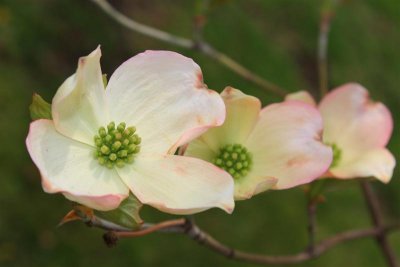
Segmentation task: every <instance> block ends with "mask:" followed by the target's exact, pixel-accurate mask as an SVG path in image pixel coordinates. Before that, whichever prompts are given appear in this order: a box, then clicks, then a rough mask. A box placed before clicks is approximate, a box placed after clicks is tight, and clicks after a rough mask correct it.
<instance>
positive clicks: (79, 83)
mask: <svg viewBox="0 0 400 267" xmlns="http://www.w3.org/2000/svg"><path fill="white" fill-rule="evenodd" d="M100 57H101V51H100V48H99V47H98V48H97V49H96V50H94V51H93V52H92V53H90V54H89V55H88V56H86V57H82V58H80V59H79V63H78V69H77V71H76V73H75V74H74V75H72V76H71V77H69V78H68V79H67V80H66V81H65V82H64V83H63V84H62V85H61V87H60V88H59V89H58V90H57V93H56V95H55V96H54V98H53V102H52V106H51V110H52V116H53V120H54V125H55V127H56V129H57V131H58V132H60V133H62V134H63V135H65V136H67V137H69V138H72V139H74V140H77V141H80V142H83V143H86V144H89V145H93V143H94V142H93V136H94V135H95V134H96V133H97V131H98V129H99V127H100V126H105V125H106V124H107V123H108V122H109V121H108V112H107V106H106V103H105V94H104V85H103V79H102V73H101V68H100Z"/></svg>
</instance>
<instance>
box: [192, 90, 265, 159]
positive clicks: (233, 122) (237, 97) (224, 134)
mask: <svg viewBox="0 0 400 267" xmlns="http://www.w3.org/2000/svg"><path fill="white" fill-rule="evenodd" d="M221 96H222V99H223V100H224V103H225V106H226V118H225V121H224V124H223V125H222V126H219V127H215V128H212V129H210V130H208V131H207V132H206V133H204V134H203V135H202V136H201V137H200V138H199V139H201V140H202V141H203V142H204V143H206V144H208V146H209V147H210V148H211V149H212V150H213V151H215V152H216V153H217V152H218V151H219V149H220V148H221V147H223V146H225V145H228V144H243V143H244V141H245V140H246V139H247V137H248V136H249V134H250V132H251V131H252V130H253V127H254V125H255V124H256V121H257V119H258V115H259V113H260V110H261V102H260V100H258V98H256V97H254V96H250V95H246V94H243V93H242V92H241V91H240V90H238V89H235V88H232V87H227V88H225V90H224V91H223V92H222V93H221ZM191 145H192V144H189V151H193V148H190V146H191ZM186 155H189V156H190V154H186Z"/></svg>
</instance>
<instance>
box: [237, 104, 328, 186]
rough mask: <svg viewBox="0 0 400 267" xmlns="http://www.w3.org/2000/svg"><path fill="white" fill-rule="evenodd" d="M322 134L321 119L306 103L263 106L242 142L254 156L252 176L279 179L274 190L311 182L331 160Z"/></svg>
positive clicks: (323, 170) (322, 171) (316, 111)
mask: <svg viewBox="0 0 400 267" xmlns="http://www.w3.org/2000/svg"><path fill="white" fill-rule="evenodd" d="M321 134H322V118H321V116H320V114H319V112H318V110H317V109H315V108H313V107H312V106H310V105H308V104H305V103H302V102H300V101H287V102H283V103H278V104H272V105H269V106H267V107H265V108H264V109H263V110H262V111H261V113H260V118H259V121H258V122H257V124H256V126H255V128H254V130H253V132H252V133H251V134H250V136H249V138H248V140H247V141H246V143H245V146H246V147H247V148H248V150H249V151H250V152H251V153H252V154H253V169H252V170H251V173H252V174H253V175H256V176H259V177H274V178H276V179H278V183H277V184H276V186H275V189H285V188H291V187H294V186H297V185H300V184H305V183H309V182H311V181H312V180H314V179H316V178H318V177H319V176H320V175H321V174H323V173H324V172H325V171H326V170H327V169H328V167H329V165H330V163H331V161H332V150H331V148H330V147H328V146H326V145H324V144H323V143H322V141H321Z"/></svg>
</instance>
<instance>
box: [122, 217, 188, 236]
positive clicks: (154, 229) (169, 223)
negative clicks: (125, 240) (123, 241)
mask: <svg viewBox="0 0 400 267" xmlns="http://www.w3.org/2000/svg"><path fill="white" fill-rule="evenodd" d="M185 223H186V220H185V219H176V220H170V221H164V222H161V223H158V224H155V225H152V226H149V227H148V228H145V229H143V230H139V231H126V232H121V231H119V232H115V235H116V236H117V237H119V238H121V237H138V236H144V235H148V234H150V233H154V232H157V231H161V230H163V229H167V228H170V227H176V226H182V225H184V224H185Z"/></svg>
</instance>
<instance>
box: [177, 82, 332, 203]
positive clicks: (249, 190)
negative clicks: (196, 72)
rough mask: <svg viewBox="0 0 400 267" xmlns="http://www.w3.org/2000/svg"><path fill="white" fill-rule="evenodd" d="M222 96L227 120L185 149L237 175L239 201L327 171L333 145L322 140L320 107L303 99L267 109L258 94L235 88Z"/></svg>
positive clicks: (299, 182)
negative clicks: (312, 105) (304, 101)
mask: <svg viewBox="0 0 400 267" xmlns="http://www.w3.org/2000/svg"><path fill="white" fill-rule="evenodd" d="M221 96H222V98H223V99H224V101H225V105H226V110H227V117H226V120H225V123H224V124H223V125H222V126H220V127H217V128H213V129H210V130H209V131H207V132H206V133H204V134H203V135H201V136H200V137H199V138H197V139H195V140H194V141H192V142H190V143H189V145H188V146H187V148H186V150H185V152H184V154H185V155H186V156H193V157H197V158H200V159H203V160H206V161H209V162H212V163H214V164H215V165H217V166H219V167H220V168H222V169H224V170H225V171H227V172H228V173H229V174H230V175H232V177H233V178H234V181H235V199H236V200H241V199H248V198H250V197H252V196H253V195H255V194H258V193H261V192H263V191H265V190H268V189H286V188H291V187H294V186H297V185H300V184H305V183H309V182H311V181H312V180H314V179H316V178H317V177H319V176H320V175H321V174H322V173H324V172H325V171H326V170H327V168H328V167H329V165H330V163H331V160H332V150H331V149H330V148H329V146H326V145H324V144H323V143H322V142H321V132H322V119H321V116H320V114H319V112H318V110H317V109H315V108H313V107H311V106H310V105H307V104H304V103H301V102H299V101H293V102H290V101H289V102H283V103H278V104H272V105H269V106H267V107H265V108H263V109H261V103H260V101H259V100H258V99H257V98H255V97H253V96H249V95H246V94H244V93H242V92H241V91H239V90H237V89H234V88H232V87H227V88H226V89H225V90H224V91H223V92H222V93H221Z"/></svg>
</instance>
